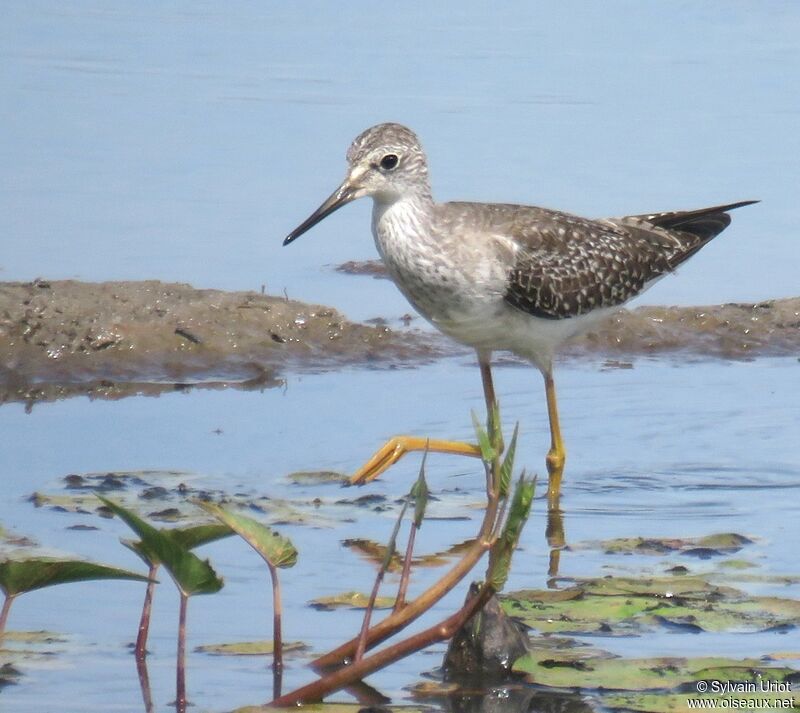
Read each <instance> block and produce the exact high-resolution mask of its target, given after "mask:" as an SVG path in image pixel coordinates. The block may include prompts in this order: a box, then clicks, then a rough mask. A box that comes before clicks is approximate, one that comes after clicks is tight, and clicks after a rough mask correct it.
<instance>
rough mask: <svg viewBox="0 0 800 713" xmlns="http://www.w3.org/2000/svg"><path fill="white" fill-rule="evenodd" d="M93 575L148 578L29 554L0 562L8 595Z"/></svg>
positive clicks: (0, 574)
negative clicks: (21, 558)
mask: <svg viewBox="0 0 800 713" xmlns="http://www.w3.org/2000/svg"><path fill="white" fill-rule="evenodd" d="M97 579H130V580H134V581H138V582H147V581H148V578H147V577H146V576H145V575H141V574H138V573H136V572H131V571H130V570H127V569H120V568H118V567H109V566H107V565H104V564H96V563H94V562H82V561H80V560H71V559H55V558H50V557H30V558H27V559H23V560H4V561H2V562H0V589H2V590H3V592H5V594H6V595H7V596H9V597H14V596H17V595H18V594H23V593H25V592H31V591H33V590H34V589H42V588H44V587H51V586H54V585H56V584H68V583H71V582H88V581H91V580H97Z"/></svg>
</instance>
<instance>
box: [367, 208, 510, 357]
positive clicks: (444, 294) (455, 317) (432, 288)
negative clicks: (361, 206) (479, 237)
mask: <svg viewBox="0 0 800 713" xmlns="http://www.w3.org/2000/svg"><path fill="white" fill-rule="evenodd" d="M426 208H427V206H425V205H420V204H419V203H418V202H415V201H413V200H399V201H397V202H394V203H391V204H389V205H386V204H382V203H380V202H378V201H375V204H374V206H373V213H372V232H373V236H374V238H375V245H376V247H377V249H378V253H379V254H380V256H381V258H382V259H383V262H384V264H385V265H386V268H387V270H388V272H389V274H390V276H391V277H392V279H393V280H394V282H395V284H396V285H397V287H398V288H399V289H400V291H401V292H402V293H403V294H404V295H405V297H406V298H407V299H408V301H409V302H411V304H412V305H413V306H414V308H415V309H416V310H417V311H418V312H419V313H420V314H421V315H422V316H423V317H425V318H426V319H427V320H428V321H429V322H431V323H432V324H434V326H436V327H437V328H439V329H441V330H442V331H443V332H445V333H446V334H448V335H449V336H451V337H453V338H454V339H456V340H458V341H460V342H463V343H465V344H468V345H470V346H474V347H481V346H482V344H483V343H485V342H487V338H488V340H489V341H491V340H496V336H497V335H490V334H488V333H487V332H488V331H490V330H487V323H489V324H490V323H491V322H492V321H493V320H497V317H498V315H500V314H502V313H503V312H504V311H505V309H506V305H505V304H504V302H503V293H504V290H505V285H506V274H505V270H504V269H503V265H502V263H498V262H497V261H495V260H490V259H487V258H488V257H489V254H490V253H491V250H490V249H488V248H487V245H486V242H484V244H483V245H482V246H477V245H475V244H474V243H472V242H471V241H470V240H467V239H464V238H465V236H460V235H458V234H457V233H456V234H454V233H453V232H452V231H447V232H446V233H445V232H444V231H438V230H437V226H436V223H435V220H434V217H433V215H432V213H431V211H430V210H426ZM486 240H488V237H485V238H484V241H486Z"/></svg>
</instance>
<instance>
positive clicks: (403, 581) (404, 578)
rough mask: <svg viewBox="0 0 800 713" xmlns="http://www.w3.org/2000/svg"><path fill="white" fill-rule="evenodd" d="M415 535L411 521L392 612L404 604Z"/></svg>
mask: <svg viewBox="0 0 800 713" xmlns="http://www.w3.org/2000/svg"><path fill="white" fill-rule="evenodd" d="M416 536H417V526H416V525H415V524H413V523H412V525H411V530H410V531H409V533H408V545H407V546H406V556H405V559H404V560H403V573H402V574H401V575H400V586H399V587H398V588H397V599H395V602H394V609H393V610H392V613H393V614H394V613H395V612H398V611H400V610H401V609H402V608H403V607H404V606H405V605H406V592H407V591H408V580H409V577H410V575H411V555H412V553H413V552H414V538H415V537H416Z"/></svg>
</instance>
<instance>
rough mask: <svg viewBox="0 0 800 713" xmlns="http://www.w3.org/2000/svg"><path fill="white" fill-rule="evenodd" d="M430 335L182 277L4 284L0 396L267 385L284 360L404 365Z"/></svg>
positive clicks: (422, 356) (432, 348)
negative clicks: (176, 280)
mask: <svg viewBox="0 0 800 713" xmlns="http://www.w3.org/2000/svg"><path fill="white" fill-rule="evenodd" d="M443 351H444V350H443V347H442V345H441V344H440V345H439V346H437V345H436V344H435V343H433V342H432V340H430V339H427V338H423V337H421V336H420V335H418V334H416V333H413V332H411V331H410V330H404V331H403V332H402V333H401V332H394V331H392V330H391V329H389V328H388V327H386V326H368V325H362V324H354V323H353V322H350V321H348V320H347V319H346V318H345V317H344V316H343V315H341V314H340V313H339V312H337V311H336V310H334V309H332V308H329V307H323V306H319V305H309V304H305V303H302V302H297V301H295V300H289V299H286V298H284V297H276V296H272V295H262V294H258V293H255V292H223V291H221V290H200V289H195V288H193V287H191V286H189V285H185V284H178V283H162V282H158V281H145V282H103V283H83V282H76V281H71V280H66V281H52V282H47V281H43V280H38V281H36V282H33V283H10V282H9V283H0V403H2V402H4V401H9V400H11V401H36V400H42V399H47V400H49V399H52V398H60V397H64V396H69V395H72V394H77V393H84V394H89V395H91V396H95V397H98V398H115V397H121V396H126V395H130V394H133V393H144V394H158V393H160V392H162V391H165V390H175V389H176V388H178V389H181V388H187V386H188V384H194V385H198V382H201V384H200V385H202V386H203V387H206V388H208V387H210V388H223V387H227V386H232V385H235V386H237V387H239V388H267V387H269V386H273V385H275V384H277V383H279V381H278V378H277V377H278V374H279V372H281V371H283V370H285V369H330V368H335V367H338V366H341V365H345V364H363V365H369V364H380V365H384V366H386V365H389V364H396V365H411V364H418V363H420V362H421V361H424V360H426V359H432V358H435V357H437V356H440V355H441V354H442V353H443Z"/></svg>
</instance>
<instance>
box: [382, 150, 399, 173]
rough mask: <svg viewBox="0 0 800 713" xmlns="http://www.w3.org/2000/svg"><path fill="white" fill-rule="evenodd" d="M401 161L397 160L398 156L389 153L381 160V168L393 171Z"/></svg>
mask: <svg viewBox="0 0 800 713" xmlns="http://www.w3.org/2000/svg"><path fill="white" fill-rule="evenodd" d="M399 160H400V159H399V158H397V154H393V153H387V154H386V155H385V156H384V157H383V158H382V159H381V168H385V169H386V170H387V171H391V170H392V169H393V168H394V167H395V166H397V163H398V161H399Z"/></svg>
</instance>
